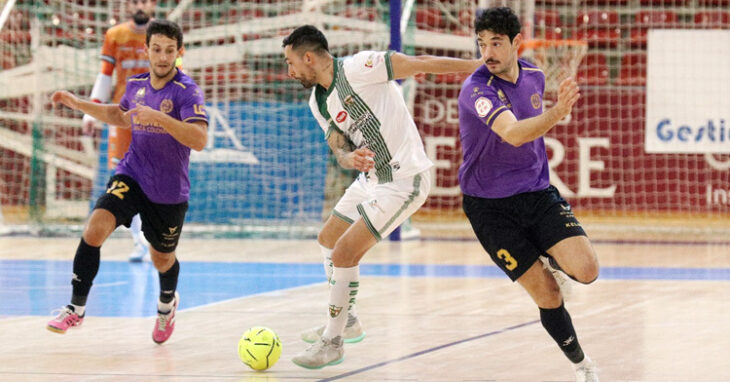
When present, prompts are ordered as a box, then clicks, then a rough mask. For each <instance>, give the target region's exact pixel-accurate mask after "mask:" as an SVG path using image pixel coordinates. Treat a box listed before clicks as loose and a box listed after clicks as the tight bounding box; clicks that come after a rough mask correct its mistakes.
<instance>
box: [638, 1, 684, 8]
mask: <svg viewBox="0 0 730 382" xmlns="http://www.w3.org/2000/svg"><path fill="white" fill-rule="evenodd" d="M689 1H690V0H641V1H639V4H641V5H644V6H653V7H661V6H665V7H680V6H684V5H687V3H689Z"/></svg>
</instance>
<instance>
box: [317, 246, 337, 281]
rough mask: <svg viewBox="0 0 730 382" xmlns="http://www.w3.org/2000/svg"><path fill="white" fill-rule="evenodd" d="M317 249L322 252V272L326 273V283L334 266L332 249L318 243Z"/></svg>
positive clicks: (330, 277)
mask: <svg viewBox="0 0 730 382" xmlns="http://www.w3.org/2000/svg"><path fill="white" fill-rule="evenodd" d="M319 251H320V252H322V256H323V257H324V274H325V275H327V283H329V281H330V280H331V279H332V268H334V264H332V251H333V250H332V249H330V248H327V247H325V246H323V245H322V244H320V245H319Z"/></svg>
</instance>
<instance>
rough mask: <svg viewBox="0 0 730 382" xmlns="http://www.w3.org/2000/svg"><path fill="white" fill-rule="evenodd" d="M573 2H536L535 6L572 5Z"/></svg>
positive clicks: (540, 0)
mask: <svg viewBox="0 0 730 382" xmlns="http://www.w3.org/2000/svg"><path fill="white" fill-rule="evenodd" d="M572 4H573V1H572V0H535V6H546V7H549V6H555V5H572Z"/></svg>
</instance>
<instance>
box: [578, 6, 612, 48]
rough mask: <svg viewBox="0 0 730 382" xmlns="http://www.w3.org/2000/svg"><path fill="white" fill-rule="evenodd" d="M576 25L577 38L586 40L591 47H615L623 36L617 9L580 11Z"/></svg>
mask: <svg viewBox="0 0 730 382" xmlns="http://www.w3.org/2000/svg"><path fill="white" fill-rule="evenodd" d="M575 25H576V32H575V36H574V37H575V39H576V40H584V41H586V42H588V46H591V47H615V46H616V45H617V44H618V41H619V39H620V38H621V30H620V29H619V17H618V13H617V12H615V11H586V12H578V16H577V17H576V19H575Z"/></svg>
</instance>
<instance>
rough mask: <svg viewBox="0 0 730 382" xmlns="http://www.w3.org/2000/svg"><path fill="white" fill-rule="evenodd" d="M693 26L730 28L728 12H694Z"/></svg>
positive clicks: (729, 14) (729, 13)
mask: <svg viewBox="0 0 730 382" xmlns="http://www.w3.org/2000/svg"><path fill="white" fill-rule="evenodd" d="M695 26H696V27H699V28H707V29H718V28H719V29H730V12H722V11H705V12H697V13H695Z"/></svg>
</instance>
